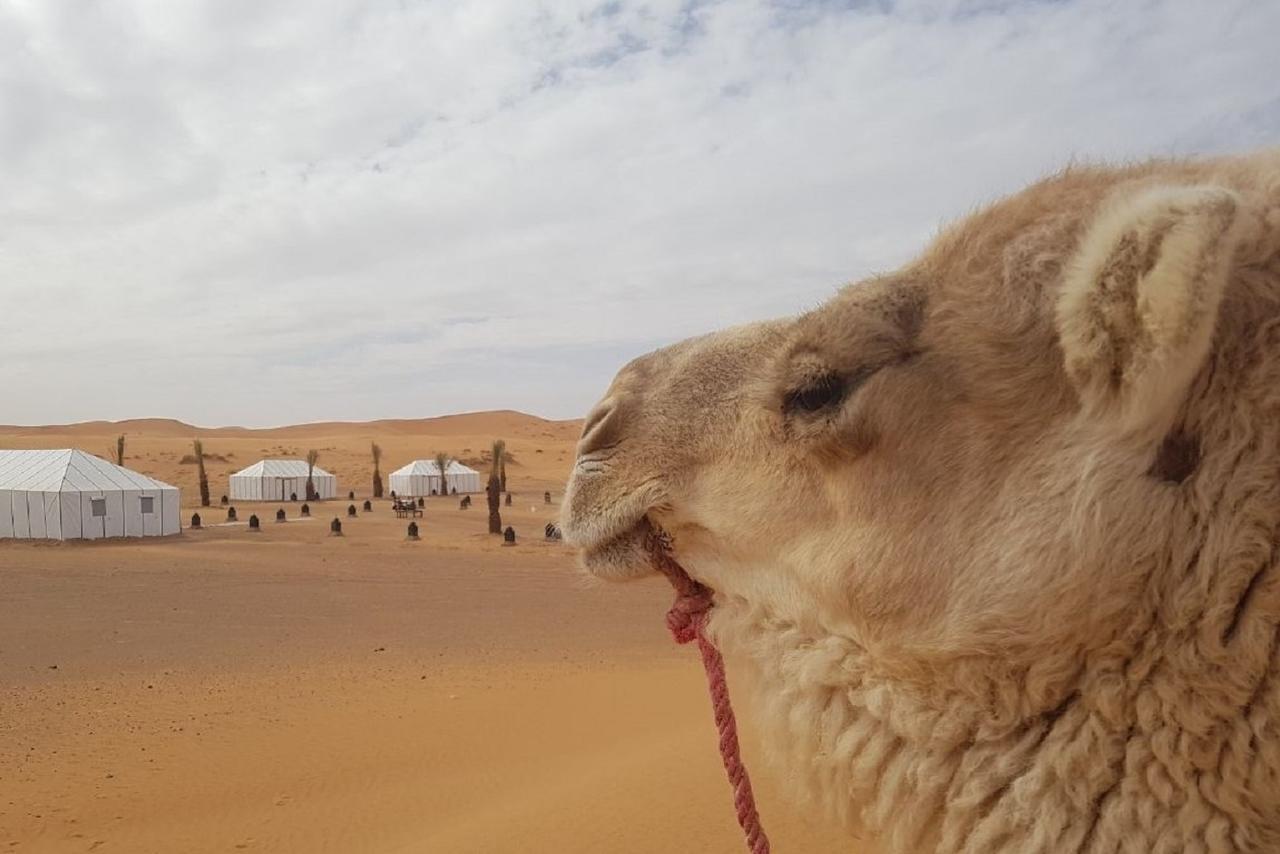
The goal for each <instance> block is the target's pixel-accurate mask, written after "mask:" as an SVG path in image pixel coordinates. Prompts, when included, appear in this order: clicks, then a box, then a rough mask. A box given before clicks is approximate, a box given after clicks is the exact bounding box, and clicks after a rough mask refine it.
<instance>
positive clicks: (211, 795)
mask: <svg viewBox="0 0 1280 854" xmlns="http://www.w3.org/2000/svg"><path fill="white" fill-rule="evenodd" d="M579 427H580V425H579V424H578V423H577V422H553V421H544V420H541V419H536V418H532V417H530V416H525V415H521V414H519V413H510V412H504V413H485V414H479V415H466V416H454V417H449V418H441V419H430V420H423V421H398V422H375V423H369V424H318V425H306V426H301V427H291V428H281V429H276V430H266V431H251V430H243V429H239V428H227V429H219V430H204V429H200V430H196V429H195V428H192V427H190V426H188V425H184V424H181V423H179V422H173V421H163V420H149V421H133V422H125V423H122V424H119V425H113V424H105V423H101V422H99V423H93V424H83V425H74V426H71V427H43V428H6V427H0V447H3V448H52V447H77V448H81V449H83V450H85V451H88V452H90V453H95V454H98V455H99V456H103V457H107V456H109V454H108V449H109V448H110V447H111V446H112V445H113V443H114V439H115V436H116V435H118V434H119V433H121V432H123V433H124V434H125V435H126V440H127V449H126V459H125V464H126V465H127V466H129V467H131V468H134V469H136V470H138V471H141V472H143V473H145V474H148V475H151V476H153V477H158V478H160V479H161V480H165V481H168V482H170V483H173V484H175V485H177V486H180V487H181V488H182V503H183V507H184V519H186V518H187V517H189V516H190V515H191V513H192V512H194V511H195V510H197V509H200V508H198V507H197V506H196V505H197V504H198V492H197V490H196V474H195V466H193V465H189V464H183V463H182V462H181V459H182V457H183V456H184V455H185V454H187V453H189V452H190V441H191V439H192V438H193V436H196V435H198V436H199V437H200V438H201V439H202V440H203V441H204V444H205V450H206V453H207V454H209V455H211V457H213V458H212V459H211V460H210V461H209V463H208V471H209V477H210V484H211V490H212V493H213V500H214V504H215V506H214V507H212V508H206V509H202V510H201V512H202V513H203V515H204V518H205V521H206V524H209V523H215V525H214V526H212V527H208V528H206V529H205V530H201V531H191V530H186V531H184V533H183V534H182V535H181V536H178V537H172V538H165V539H155V540H130V541H126V540H116V541H110V542H98V543H76V542H71V543H63V544H52V543H32V542H13V541H0V851H14V852H23V854H27V852H81V851H86V852H87V851H93V852H99V853H100V854H110V852H128V854H142V852H164V853H165V854H170V853H171V852H235V851H264V852H265V851H269V852H277V851H278V852H405V854H409V852H593V854H594V852H637V854H639V852H662V851H687V852H725V854H730V852H738V851H740V850H741V847H742V842H741V840H740V838H739V835H738V830H737V827H736V825H735V823H734V818H733V810H732V806H731V803H730V796H729V791H728V787H727V784H726V783H725V781H724V779H723V772H722V770H721V768H720V765H719V759H718V756H717V754H716V750H715V732H714V727H713V725H712V722H711V716H710V709H709V705H708V703H707V699H706V695H705V687H704V685H703V681H702V673H701V668H700V666H699V664H698V661H697V655H696V653H695V652H694V651H693V650H692V649H688V648H678V647H675V646H674V645H673V644H672V643H671V641H670V639H669V638H668V636H667V635H666V632H665V629H664V627H663V624H662V615H663V612H664V611H665V609H666V607H667V605H668V604H669V601H670V594H669V592H668V590H667V589H666V587H665V584H664V583H662V582H659V581H656V580H655V581H645V582H638V583H635V584H632V585H625V586H603V585H599V584H595V583H592V582H590V581H588V580H587V579H585V578H584V577H582V576H581V575H580V574H579V573H578V572H577V571H576V569H575V567H574V560H573V556H572V554H571V553H570V551H569V549H567V548H566V547H564V546H563V545H561V544H559V543H550V542H545V541H544V540H543V538H542V529H543V527H544V525H545V524H546V522H548V521H550V520H552V519H553V518H554V517H555V514H556V513H557V512H558V508H557V507H556V506H555V505H552V506H547V505H545V504H544V503H543V492H544V491H548V490H549V491H551V492H552V493H553V496H554V497H555V498H556V499H558V498H559V496H560V489H561V486H562V484H563V483H564V480H565V477H566V476H567V473H568V469H569V466H570V463H571V459H572V450H573V443H574V440H575V439H576V436H577V433H578V430H579ZM497 437H501V438H504V439H506V440H507V443H508V448H509V450H510V451H511V453H512V455H513V458H514V461H513V463H511V464H509V466H508V481H509V483H508V486H509V489H510V491H511V492H512V493H513V494H514V495H515V503H514V506H513V507H510V508H508V507H503V521H504V524H511V525H512V526H514V527H515V529H516V531H517V532H518V536H519V542H518V544H517V545H516V546H515V547H514V548H504V547H503V546H501V544H500V542H499V541H498V539H497V538H495V537H492V536H490V535H488V534H487V533H485V518H486V512H485V510H484V507H483V503H484V502H483V496H478V497H477V498H476V503H475V506H474V507H473V508H472V509H471V510H468V511H461V510H459V509H458V506H457V500H456V499H454V498H442V499H436V500H428V501H427V508H426V512H425V516H424V518H423V519H421V520H418V521H419V524H420V525H421V527H422V540H421V541H420V542H407V541H406V540H405V538H404V531H405V526H406V524H407V523H406V521H405V520H399V519H396V518H395V517H394V515H393V514H392V511H391V508H390V505H389V502H388V501H385V500H384V501H381V502H375V505H374V510H373V512H371V513H368V514H365V513H361V514H360V515H359V517H357V518H355V519H347V517H346V515H345V511H346V506H347V504H348V503H349V502H347V501H346V500H341V501H330V502H320V503H316V504H314V505H313V506H314V509H315V513H314V518H313V519H312V520H310V521H303V520H300V519H299V513H298V509H299V508H298V505H289V504H285V505H280V504H278V503H263V504H257V505H254V504H239V505H237V509H238V510H239V511H240V518H241V520H244V519H247V517H248V515H249V514H250V513H257V515H258V516H260V517H261V518H262V520H263V522H262V528H263V530H262V532H261V533H258V534H250V533H249V532H248V530H247V527H246V526H245V525H244V524H243V523H242V524H239V525H217V524H216V523H219V522H222V521H223V520H224V519H225V511H224V510H222V509H221V508H219V507H217V506H216V505H217V502H218V498H219V497H220V496H221V495H222V494H223V493H225V492H227V491H228V489H227V475H229V474H230V473H231V472H233V471H235V470H238V469H239V468H242V467H244V466H246V465H249V464H251V463H253V462H255V461H256V460H258V459H260V458H263V457H282V456H289V457H300V456H302V455H304V454H305V453H306V451H307V450H308V449H310V448H315V449H317V450H319V451H320V465H321V466H322V467H324V468H326V469H327V470H329V471H331V472H333V473H334V474H336V475H337V476H338V480H339V488H340V490H341V493H342V495H344V496H345V494H346V492H347V491H348V490H354V491H355V492H356V494H357V496H358V498H359V499H360V500H363V498H365V497H367V496H368V495H369V493H370V474H371V470H372V466H371V462H370V460H369V456H368V445H369V442H370V441H372V440H376V441H378V442H379V443H380V444H381V445H382V446H383V448H384V452H385V456H384V458H383V463H382V471H383V474H384V477H385V475H386V474H387V473H389V472H390V471H392V470H394V469H395V468H398V467H399V466H400V465H402V464H403V463H405V462H407V461H409V460H410V459H413V458H418V457H428V458H429V457H430V456H432V454H433V453H434V452H435V451H437V450H440V451H445V452H447V453H449V454H450V455H451V456H456V457H458V458H461V459H463V460H464V461H469V462H470V463H471V464H472V465H474V466H475V467H476V468H479V469H481V471H482V472H485V471H487V468H486V467H484V466H483V465H481V464H480V461H481V459H482V455H483V452H484V451H485V450H486V449H487V448H488V446H489V444H490V441H491V440H492V439H493V438H497ZM218 457H221V458H222V459H221V460H219V459H217V458H218ZM280 506H284V507H285V509H286V512H287V514H288V516H289V520H290V521H289V522H287V523H285V524H277V523H275V522H274V521H273V520H274V518H275V511H276V509H277V508H278V507H280ZM335 515H339V516H341V517H342V519H343V523H344V529H345V536H343V537H341V538H332V537H329V536H328V524H327V523H328V521H329V519H331V518H332V517H333V516H335ZM730 676H731V678H733V677H734V674H733V673H732V671H731V674H730ZM743 693H744V692H742V691H739V692H738V694H739V696H741V695H742V694H743ZM742 711H743V710H741V709H740V714H741V713H742ZM744 718H745V720H744V721H743V724H744V727H745V729H746V736H745V743H744V748H745V752H746V756H747V760H748V763H749V765H750V767H751V770H752V774H753V777H754V779H755V782H756V788H757V791H758V795H759V799H760V802H761V809H762V813H763V815H764V819H765V822H766V826H767V827H768V829H769V831H770V834H771V836H772V837H773V841H774V849H775V850H776V851H777V852H779V854H786V852H820V851H833V850H839V851H847V850H850V848H849V846H848V844H847V842H844V841H843V838H842V836H841V835H840V834H839V833H837V832H835V831H832V830H830V829H828V828H825V827H824V826H823V824H822V823H821V822H820V821H819V820H817V819H816V818H815V816H813V815H811V814H808V813H806V812H805V811H804V810H802V809H801V808H798V807H796V806H795V805H793V804H792V803H791V802H789V801H788V800H787V798H786V797H785V796H784V794H783V789H784V788H785V786H784V781H782V780H779V779H778V778H776V777H775V776H773V775H772V774H771V771H770V769H769V767H768V765H766V764H765V763H764V762H763V757H762V756H761V755H760V750H759V747H758V745H757V743H756V741H755V739H754V737H753V734H752V733H751V730H750V718H749V714H746V715H744Z"/></svg>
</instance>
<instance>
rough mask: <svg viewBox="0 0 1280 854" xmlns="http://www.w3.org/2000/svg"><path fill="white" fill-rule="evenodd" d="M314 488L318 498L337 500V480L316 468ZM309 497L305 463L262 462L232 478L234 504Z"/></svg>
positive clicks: (313, 477) (312, 478)
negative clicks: (335, 498)
mask: <svg viewBox="0 0 1280 854" xmlns="http://www.w3.org/2000/svg"><path fill="white" fill-rule="evenodd" d="M311 485H312V486H313V487H315V490H316V496H317V497H318V498H334V497H336V496H337V494H338V479H337V478H336V477H334V476H333V475H331V474H329V473H328V472H327V471H325V470H324V469H322V468H320V467H319V466H316V467H315V469H313V470H312V472H311ZM294 495H296V496H298V498H300V499H303V500H305V499H306V497H307V463H306V460H259V461H258V462H256V463H254V464H253V465H251V466H249V467H248V468H246V469H241V470H240V471H238V472H236V473H235V474H233V475H231V498H232V500H235V501H288V500H290V498H291V496H294Z"/></svg>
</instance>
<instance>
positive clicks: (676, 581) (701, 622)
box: [645, 527, 769, 854]
mask: <svg viewBox="0 0 1280 854" xmlns="http://www.w3.org/2000/svg"><path fill="white" fill-rule="evenodd" d="M645 546H646V548H647V549H648V552H649V555H650V559H651V560H652V561H653V565H654V566H655V567H656V568H657V569H658V570H659V571H661V572H662V574H663V575H665V576H666V577H667V579H668V580H669V581H670V582H671V586H672V587H674V588H675V589H676V601H675V602H674V603H673V604H672V605H671V610H670V611H668V612H667V628H668V629H670V630H671V635H672V636H673V637H674V638H675V639H676V643H679V644H686V643H689V642H690V641H695V640H696V641H697V642H698V651H699V652H701V653H702V667H703V669H704V670H706V671H707V687H708V688H710V691H711V707H712V710H713V711H714V712H715V719H716V729H717V730H718V731H719V733H720V758H721V760H723V762H724V770H725V773H726V774H727V775H728V776H729V785H731V786H732V787H733V805H734V807H735V808H736V809H737V811H738V825H739V826H740V827H741V828H742V832H743V833H744V834H746V837H747V850H748V851H750V852H751V854H769V838H768V837H767V836H765V834H764V827H763V826H761V824H760V814H759V813H758V812H757V811H756V799H755V796H754V795H753V794H752V792H751V779H750V778H749V777H748V776H747V768H746V766H745V765H743V764H742V756H741V753H740V751H739V748H738V722H737V720H736V719H735V718H734V716H733V706H732V705H730V703H729V682H728V679H727V677H726V676H725V672H724V659H723V658H722V657H721V656H720V650H718V649H716V648H715V645H714V644H712V643H711V641H709V640H708V639H707V636H706V632H705V629H706V622H707V612H708V611H710V610H711V606H712V605H713V604H714V603H713V602H712V598H711V590H710V589H709V588H708V587H706V586H704V585H702V584H699V583H698V582H696V581H694V580H693V579H692V578H690V577H689V574H688V573H687V572H685V571H684V567H682V566H680V564H678V563H676V562H675V560H674V559H673V558H672V557H671V543H670V541H669V540H668V539H667V537H666V536H665V535H664V534H662V533H661V532H659V531H657V530H655V529H653V528H652V527H650V528H649V530H648V531H647V532H646V534H645Z"/></svg>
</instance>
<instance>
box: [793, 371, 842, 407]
mask: <svg viewBox="0 0 1280 854" xmlns="http://www.w3.org/2000/svg"><path fill="white" fill-rule="evenodd" d="M848 394H849V383H848V381H847V380H846V379H845V378H844V377H842V376H840V375H839V374H830V373H828V374H820V375H819V376H817V377H814V378H813V379H812V380H810V381H809V382H808V383H806V384H805V385H803V386H801V387H800V388H797V389H793V390H792V391H789V392H787V395H786V397H784V398H783V399H782V408H783V409H784V410H786V411H787V412H818V411H820V410H823V409H828V408H830V407H833V406H838V405H840V404H841V403H842V402H843V401H844V399H845V397H846V396H847V395H848Z"/></svg>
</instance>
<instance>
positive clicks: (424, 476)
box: [388, 460, 484, 498]
mask: <svg viewBox="0 0 1280 854" xmlns="http://www.w3.org/2000/svg"><path fill="white" fill-rule="evenodd" d="M445 478H446V480H447V482H448V489H447V490H446V493H445V494H450V493H452V492H453V491H454V490H457V492H458V494H459V495H466V494H467V493H469V492H483V491H484V490H483V488H482V487H481V486H480V472H478V471H476V470H475V469H473V468H469V467H467V466H464V465H463V464H462V463H460V462H458V461H457V460H451V461H450V462H449V465H448V466H446V467H445ZM388 488H389V489H390V490H391V491H392V492H394V493H395V494H396V495H404V496H412V497H415V498H416V497H417V496H419V495H430V494H431V493H433V492H434V493H435V494H437V495H439V494H440V467H439V466H438V465H436V461H435V460H414V461H413V462H411V463H409V464H408V465H407V466H404V467H402V468H398V469H396V470H395V471H393V472H392V473H391V480H390V483H389V484H388Z"/></svg>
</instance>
